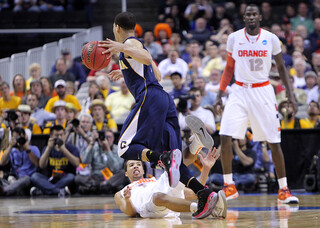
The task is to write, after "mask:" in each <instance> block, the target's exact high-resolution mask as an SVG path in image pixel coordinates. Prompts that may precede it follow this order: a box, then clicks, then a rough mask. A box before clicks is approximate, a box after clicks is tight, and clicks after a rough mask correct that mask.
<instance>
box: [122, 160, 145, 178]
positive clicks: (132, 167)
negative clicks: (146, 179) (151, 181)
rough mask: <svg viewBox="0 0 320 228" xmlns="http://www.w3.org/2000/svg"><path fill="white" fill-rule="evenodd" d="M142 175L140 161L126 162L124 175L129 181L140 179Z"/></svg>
mask: <svg viewBox="0 0 320 228" xmlns="http://www.w3.org/2000/svg"><path fill="white" fill-rule="evenodd" d="M143 175H144V170H143V165H142V162H141V161H136V160H129V161H128V162H127V172H126V176H127V177H128V178H129V179H130V181H137V180H140V179H141V178H142V177H143Z"/></svg>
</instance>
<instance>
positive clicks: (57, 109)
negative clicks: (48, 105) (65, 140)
mask: <svg viewBox="0 0 320 228" xmlns="http://www.w3.org/2000/svg"><path fill="white" fill-rule="evenodd" d="M51 111H52V112H53V113H54V114H55V115H56V120H55V121H50V122H48V123H46V124H45V127H44V129H43V134H50V128H51V127H52V126H54V125H60V126H62V127H63V129H65V128H66V126H67V115H68V108H67V103H66V102H65V101H61V100H58V101H56V102H55V103H54V106H53V107H52V109H51Z"/></svg>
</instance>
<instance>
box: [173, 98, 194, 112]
mask: <svg viewBox="0 0 320 228" xmlns="http://www.w3.org/2000/svg"><path fill="white" fill-rule="evenodd" d="M178 99H179V103H178V105H177V111H178V112H181V113H182V114H185V113H186V112H187V109H188V100H194V99H196V97H195V96H194V95H193V94H192V95H180V96H179V97H178Z"/></svg>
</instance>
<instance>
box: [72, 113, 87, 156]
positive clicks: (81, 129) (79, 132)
mask: <svg viewBox="0 0 320 228" xmlns="http://www.w3.org/2000/svg"><path fill="white" fill-rule="evenodd" d="M78 118H79V122H80V123H79V126H76V125H73V124H70V127H69V126H68V128H67V129H66V135H67V136H68V137H67V138H68V140H67V143H70V144H72V145H74V146H75V147H77V148H78V149H79V151H80V157H82V156H83V155H84V151H85V150H86V148H87V147H88V145H89V143H90V137H91V126H92V121H93V119H92V116H91V115H90V114H88V113H82V114H80V115H79V117H78Z"/></svg>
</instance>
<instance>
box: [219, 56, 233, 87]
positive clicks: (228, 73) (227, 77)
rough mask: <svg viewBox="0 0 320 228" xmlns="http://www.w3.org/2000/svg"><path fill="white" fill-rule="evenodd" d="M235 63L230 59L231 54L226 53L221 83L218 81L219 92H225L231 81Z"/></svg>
mask: <svg viewBox="0 0 320 228" xmlns="http://www.w3.org/2000/svg"><path fill="white" fill-rule="evenodd" d="M234 65H235V61H234V59H233V58H232V54H231V53H230V52H228V56H227V65H226V67H225V69H224V71H223V74H222V77H221V81H220V90H222V91H225V90H226V88H227V86H228V85H229V83H230V82H231V79H232V77H233V72H234Z"/></svg>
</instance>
